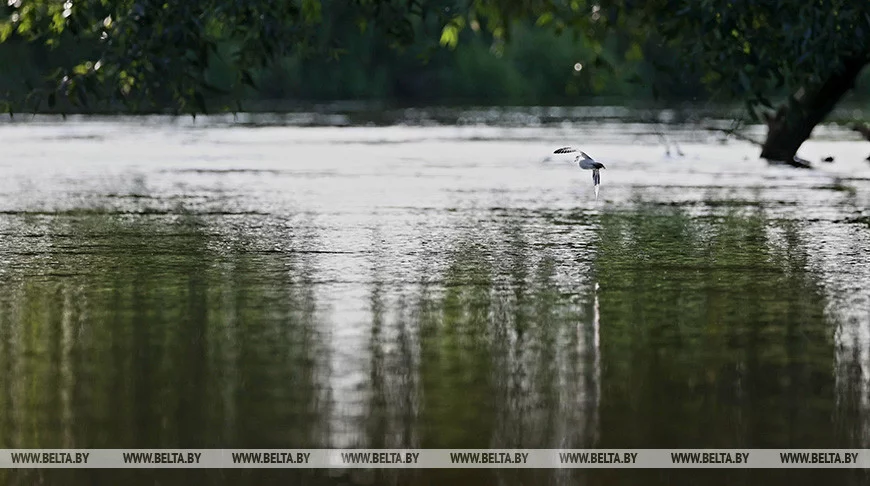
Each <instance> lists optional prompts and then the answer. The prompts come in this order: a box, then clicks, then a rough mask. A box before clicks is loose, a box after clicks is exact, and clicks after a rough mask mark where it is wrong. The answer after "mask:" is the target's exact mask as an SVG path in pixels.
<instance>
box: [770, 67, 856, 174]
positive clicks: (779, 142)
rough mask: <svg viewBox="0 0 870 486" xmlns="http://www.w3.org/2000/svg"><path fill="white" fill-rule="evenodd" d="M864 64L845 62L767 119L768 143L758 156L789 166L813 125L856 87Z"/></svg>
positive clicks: (793, 97)
mask: <svg viewBox="0 0 870 486" xmlns="http://www.w3.org/2000/svg"><path fill="white" fill-rule="evenodd" d="M867 62H868V57H867V56H858V57H855V58H850V59H847V60H846V62H845V63H844V65H843V68H842V69H841V70H840V71H839V72H836V73H834V74H832V75H831V76H830V77H828V79H827V80H825V82H824V83H823V84H822V85H821V86H820V87H819V88H818V89H817V90H815V91H813V92H811V93H804V92H803V90H801V91H800V92H798V94H796V95H793V96H791V97H790V98H789V101H788V104H787V105H784V106H782V107H780V108H779V110H778V111H777V112H776V115H775V116H769V117H767V126H768V131H767V140H765V142H764V145H762V148H761V157H762V158H764V159H767V160H770V161H779V162H787V163H791V162H792V161H793V159H794V156H795V154H796V153H797V151H798V149H799V148H800V146H801V145H802V144H803V143H804V141H806V139H808V138H810V134H811V133H812V132H813V129H814V128H815V127H816V125H818V124H819V123H821V122H822V120H824V119H825V117H826V116H828V114H829V113H830V112H831V110H833V109H834V106H836V104H837V103H838V102H839V101H840V99H841V98H842V97H843V96H844V95H845V94H846V93H847V92H849V90H850V89H852V88H853V87H854V86H855V79H856V78H857V77H858V74H859V73H860V72H861V69H862V68H863V67H864V66H865V65H866V64H867Z"/></svg>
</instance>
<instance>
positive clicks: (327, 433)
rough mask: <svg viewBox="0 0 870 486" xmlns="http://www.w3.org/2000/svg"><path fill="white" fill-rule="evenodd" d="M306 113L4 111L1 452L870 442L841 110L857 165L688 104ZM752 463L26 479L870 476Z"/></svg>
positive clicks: (866, 268) (858, 186)
mask: <svg viewBox="0 0 870 486" xmlns="http://www.w3.org/2000/svg"><path fill="white" fill-rule="evenodd" d="M301 125H306V123H302V124H301ZM307 125H314V126H300V124H299V123H296V124H289V125H287V124H284V125H269V124H266V125H261V124H242V123H232V122H213V123H209V122H208V121H207V120H206V121H203V120H201V119H197V121H196V122H195V123H194V122H193V121H191V120H187V121H182V122H178V121H176V122H170V121H168V120H164V119H153V118H147V119H146V118H143V119H116V120H113V119H90V118H85V119H70V120H67V121H61V120H50V119H49V120H45V119H37V120H31V121H24V122H21V121H19V122H14V123H10V122H6V123H4V124H0V174H2V178H0V448H94V449H100V448H176V447H181V448H339V447H359V448H382V447H385V448H453V447H462V448H594V447H600V448H669V447H679V448H704V447H707V448H785V447H788V448H805V447H806V448H810V447H817V448H867V447H870V396H868V393H870V210H868V209H867V208H868V207H870V205H868V203H870V163H868V162H866V161H865V160H864V158H865V157H866V156H867V154H868V153H870V144H867V143H866V142H861V141H858V140H857V139H856V138H855V137H852V136H851V135H849V134H848V133H846V132H839V131H837V130H835V129H824V128H823V129H820V130H819V131H818V134H819V137H818V139H815V140H812V141H810V142H808V143H807V144H806V145H805V146H804V148H803V149H802V151H801V155H803V156H804V157H805V158H807V159H810V160H812V161H819V160H820V159H821V158H822V157H823V156H827V155H833V156H835V157H836V161H835V162H834V163H832V164H824V163H816V166H817V168H816V169H815V170H797V169H790V168H785V167H776V166H768V165H767V164H766V163H763V162H761V161H759V160H758V159H757V155H758V149H757V148H756V147H754V146H752V145H750V144H748V143H744V142H736V141H724V140H721V139H720V138H719V137H718V136H717V135H715V134H713V133H711V132H707V131H704V130H702V129H699V128H698V127H693V126H685V125H677V126H666V127H662V126H658V125H651V124H642V123H629V122H625V121H622V122H620V121H606V122H593V121H589V120H585V121H584V120H580V121H577V120H575V121H570V120H569V121H562V122H553V123H542V124H541V123H539V124H533V125H532V126H521V125H522V123H515V124H513V125H511V124H508V125H493V124H487V123H477V122H475V123H464V124H461V125H444V124H436V123H411V124H400V125H388V126H383V125H382V124H370V125H368V126H366V125H362V126H358V125H354V124H344V123H339V124H338V125H340V126H322V125H323V124H319V125H318V124H317V123H308V124H307ZM333 125H335V124H333ZM518 125H519V126H518ZM659 133H663V134H664V135H665V136H666V137H668V138H669V139H671V140H674V141H678V142H679V143H680V149H681V151H682V152H683V153H684V154H685V155H684V156H681V157H680V156H675V150H674V149H673V148H672V149H671V156H667V155H666V153H665V148H664V146H663V145H661V144H660V143H659V140H660V137H659V135H658V134H659ZM571 144H579V145H580V146H582V148H583V149H584V150H585V151H586V152H588V153H589V154H591V155H592V156H593V157H596V158H598V159H600V160H601V161H602V162H603V163H605V165H606V167H607V168H606V169H605V170H604V171H602V186H601V192H600V196H599V198H598V199H597V200H596V198H595V196H594V193H593V191H592V183H591V182H592V181H591V176H590V173H589V172H587V171H581V170H579V169H578V168H577V166H576V165H575V164H573V162H572V161H571V159H570V158H564V157H563V158H559V156H555V155H553V154H552V151H553V149H555V148H558V147H560V146H563V145H571ZM735 472H736V473H739V474H729V475H724V474H721V473H715V474H709V473H704V474H703V475H701V474H700V473H698V472H693V471H675V470H663V471H647V472H642V471H641V472H625V471H622V472H621V471H615V470H610V471H597V472H582V471H574V472H571V471H520V472H519V473H517V472H506V471H495V470H493V471H472V470H464V471H463V470H457V471H406V472H365V471H344V472H334V471H307V472H294V471H242V472H236V471H205V472H202V471H177V472H172V471H128V472H124V471H99V470H94V471H48V470H34V471H4V472H0V482H2V483H3V484H35V483H40V484H97V483H100V482H101V481H103V482H105V484H120V483H118V481H123V482H124V483H130V484H134V483H135V484H171V485H174V484H187V483H191V482H194V483H198V482H203V481H208V482H215V483H221V484H248V483H250V484H255V483H256V484H259V483H263V482H270V481H272V480H282V481H285V482H286V481H291V480H303V481H304V483H305V484H382V483H383V484H443V483H444V482H447V481H450V482H453V483H457V484H468V485H477V484H575V483H576V482H580V483H582V484H587V483H588V484H616V483H619V484H622V483H627V484H628V483H630V484H644V485H648V484H697V481H700V480H701V479H699V478H703V482H705V483H710V484H749V483H764V484H771V483H773V484H786V483H790V484H817V483H818V482H819V481H822V480H824V481H830V480H831V478H835V479H836V480H838V481H840V482H856V483H858V482H861V481H865V480H866V479H867V476H866V475H865V474H864V473H857V472H842V473H839V472H838V473H825V475H824V476H822V475H820V474H821V473H815V474H814V473H812V472H806V471H804V472H800V473H799V474H798V473H797V472H795V471H755V472H743V471H735Z"/></svg>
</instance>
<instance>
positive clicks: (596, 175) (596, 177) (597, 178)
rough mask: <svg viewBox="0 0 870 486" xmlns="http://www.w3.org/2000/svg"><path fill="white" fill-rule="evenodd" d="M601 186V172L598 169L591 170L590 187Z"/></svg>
mask: <svg viewBox="0 0 870 486" xmlns="http://www.w3.org/2000/svg"><path fill="white" fill-rule="evenodd" d="M598 184H601V172H600V171H599V170H598V169H592V185H594V186H597V185H598Z"/></svg>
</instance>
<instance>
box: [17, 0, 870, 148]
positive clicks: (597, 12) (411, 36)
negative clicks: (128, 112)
mask: <svg viewBox="0 0 870 486" xmlns="http://www.w3.org/2000/svg"><path fill="white" fill-rule="evenodd" d="M7 3H8V5H5V6H0V41H5V42H37V43H45V44H47V45H49V46H51V47H53V48H55V49H60V50H63V49H68V47H69V46H76V47H77V49H76V50H75V52H76V53H79V56H78V58H70V59H69V60H68V62H67V63H66V64H65V65H64V66H61V67H59V68H57V69H56V70H54V71H53V72H50V73H46V74H47V77H46V83H45V84H44V85H42V86H33V87H32V89H31V90H30V93H31V96H30V97H29V99H28V100H27V101H28V103H20V102H21V101H22V100H14V101H18V102H19V103H18V106H21V107H23V106H29V107H33V106H34V105H37V104H39V103H42V102H45V103H48V104H49V105H53V104H54V103H55V102H56V101H57V99H58V98H59V97H65V98H67V99H68V100H69V101H70V102H72V103H73V104H86V103H94V102H95V100H97V101H98V102H102V103H110V104H117V103H124V104H126V105H127V106H128V108H129V109H133V110H136V109H139V108H142V107H146V108H147V109H154V108H155V107H156V108H169V109H172V110H175V111H179V112H194V113H195V112H198V111H203V110H205V108H206V102H205V100H206V98H209V97H210V96H211V95H212V94H215V93H221V94H224V95H230V96H232V95H233V94H234V93H238V92H240V91H239V90H241V89H243V88H244V86H246V85H249V86H252V85H254V84H255V81H254V79H253V77H252V72H253V71H254V70H255V69H258V68H260V67H263V66H267V65H269V63H271V62H272V61H273V60H275V59H276V58H278V57H280V56H283V55H287V54H288V53H296V54H300V53H301V54H303V55H312V56H333V57H340V56H341V55H342V53H343V52H344V46H342V45H340V44H339V43H338V42H336V41H324V37H323V36H317V35H315V34H316V33H317V32H318V29H319V28H321V27H322V20H323V19H322V10H323V6H325V5H327V6H328V7H329V11H330V12H332V13H333V14H336V15H343V16H348V17H351V18H353V19H355V24H356V26H357V28H359V29H363V30H364V29H376V30H377V31H378V32H380V33H382V34H383V35H384V36H387V37H388V38H389V39H390V40H391V42H392V43H393V44H394V45H395V47H397V48H402V46H407V45H409V44H411V43H413V42H417V43H419V42H430V43H431V44H432V45H434V46H437V45H438V44H439V43H440V44H441V46H446V47H449V48H457V49H462V45H461V42H460V39H461V36H462V35H464V34H465V33H467V32H469V31H471V32H474V33H476V34H477V35H486V36H487V37H488V38H490V39H491V40H492V42H493V46H494V49H495V50H497V49H498V48H499V46H500V45H502V44H503V43H504V42H510V38H509V33H510V28H509V27H510V25H511V24H512V22H515V21H517V20H529V19H533V20H534V21H535V23H536V25H537V26H539V27H540V28H546V29H554V30H556V31H558V32H564V33H566V34H572V35H574V36H577V37H582V38H583V39H584V41H585V42H590V43H595V42H603V40H604V39H605V38H606V37H607V36H608V35H612V34H613V33H614V32H618V33H619V34H620V35H621V36H623V37H625V38H627V39H629V40H631V41H632V42H634V43H635V44H636V45H638V46H642V49H643V51H646V52H642V53H641V55H643V54H646V53H648V52H649V51H650V50H652V49H655V48H656V46H661V45H669V46H675V47H676V48H677V50H678V51H679V52H682V53H683V59H682V60H678V61H677V62H673V63H670V64H665V65H662V66H660V68H661V69H663V70H673V71H674V72H681V71H682V70H684V69H687V67H692V66H699V67H700V69H701V70H702V72H701V73H700V74H701V75H702V76H703V78H704V80H705V81H706V82H707V83H708V84H709V86H710V87H711V88H713V89H714V90H716V92H719V93H721V94H723V95H725V96H737V97H739V98H741V99H744V100H746V101H747V103H748V104H749V105H750V112H751V113H754V110H753V109H752V108H753V107H754V106H755V105H758V104H761V105H766V106H768V107H772V102H771V101H769V99H771V98H772V97H773V96H775V95H776V94H782V93H792V94H794V95H795V96H793V97H791V98H789V99H790V100H792V101H795V100H797V101H798V103H791V104H792V105H797V106H800V103H799V101H800V100H801V99H803V98H802V97H804V96H805V95H806V94H807V93H814V92H819V90H821V89H822V88H823V87H824V85H825V83H826V82H828V81H829V80H830V78H831V76H832V75H837V74H838V73H842V72H844V71H848V69H849V66H853V67H854V65H856V64H857V65H859V67H863V65H864V64H866V63H867V60H868V58H870V40H868V33H870V2H864V1H860V2H856V1H852V0H814V1H811V2H796V1H795V2H792V1H776V0H754V1H753V0H648V1H645V0H601V1H595V0H591V1H590V0H291V1H271V0H192V1H184V2H181V1H179V2H167V1H165V0H119V1H110V0H11V1H8V2H7ZM69 52H73V51H72V50H69ZM81 53H85V54H84V55H82V54H81ZM216 60H220V61H221V62H223V63H225V64H226V65H228V66H230V68H231V69H232V70H233V72H234V73H235V80H236V81H235V82H234V83H232V86H217V85H216V84H215V83H214V82H213V81H212V80H211V79H209V77H208V75H207V67H208V66H209V64H210V63H214V62H216ZM590 61H591V62H596V61H599V62H601V61H602V60H601V59H599V60H594V59H593V60H590ZM680 61H686V62H680ZM850 63H851V64H850ZM859 70H860V69H859ZM846 84H848V83H846ZM655 88H656V87H655V86H653V89H655ZM822 91H823V90H822ZM834 91H837V90H834ZM832 93H834V92H833V91H832ZM835 102H836V100H835ZM825 114H826V113H825ZM801 141H802V140H801Z"/></svg>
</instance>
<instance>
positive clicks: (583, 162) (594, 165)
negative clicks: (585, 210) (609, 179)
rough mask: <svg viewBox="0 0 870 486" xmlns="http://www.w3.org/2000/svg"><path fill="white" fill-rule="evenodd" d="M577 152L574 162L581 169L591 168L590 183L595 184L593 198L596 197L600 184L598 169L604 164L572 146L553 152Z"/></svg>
mask: <svg viewBox="0 0 870 486" xmlns="http://www.w3.org/2000/svg"><path fill="white" fill-rule="evenodd" d="M574 152H577V153H579V154H580V155H578V156H577V157H575V158H574V162H577V164H578V165H579V166H580V168H581V169H586V170H589V169H591V170H592V185H593V186H595V198H596V199H598V186H599V185H601V173H600V172H599V170H600V169H605V168H606V167H604V164H602V163H601V162H596V161H595V159H593V158H592V157H590V156H588V155H586V152H583V151H580V150H577V149H575V148H573V147H562V148H560V149H557V150H556V151H555V152H553V153H554V154H570V153H574Z"/></svg>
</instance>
